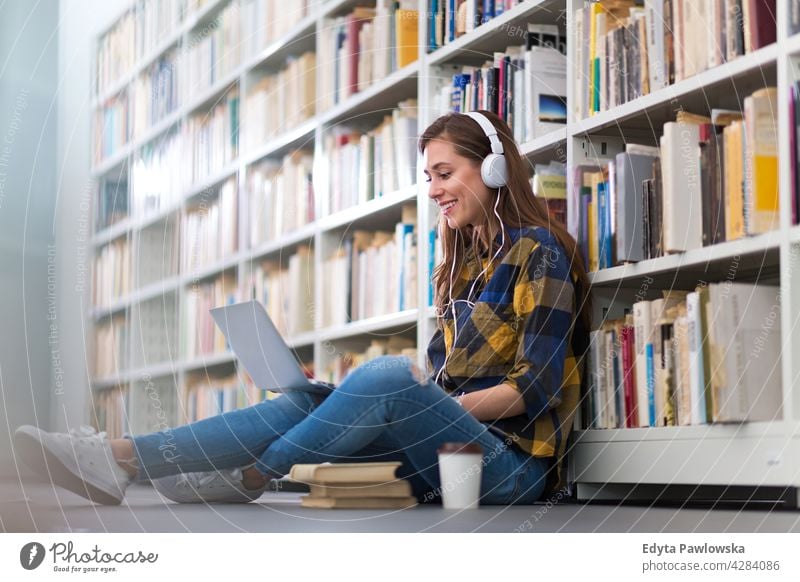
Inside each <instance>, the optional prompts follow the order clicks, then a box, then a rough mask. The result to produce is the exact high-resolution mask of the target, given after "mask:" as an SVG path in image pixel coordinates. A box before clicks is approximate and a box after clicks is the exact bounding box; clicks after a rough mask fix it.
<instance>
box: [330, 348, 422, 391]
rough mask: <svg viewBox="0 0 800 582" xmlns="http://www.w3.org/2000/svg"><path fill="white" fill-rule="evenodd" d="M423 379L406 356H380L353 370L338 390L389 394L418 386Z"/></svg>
mask: <svg viewBox="0 0 800 582" xmlns="http://www.w3.org/2000/svg"><path fill="white" fill-rule="evenodd" d="M422 380H423V378H422V375H421V373H420V372H419V370H418V369H417V367H416V365H415V364H414V362H412V361H411V359H410V358H408V357H406V356H378V357H377V358H374V359H372V360H370V361H369V362H365V363H363V364H361V365H360V366H358V367H357V368H356V369H355V370H353V371H352V372H351V373H350V374H348V376H347V377H346V378H345V379H344V381H343V382H342V384H341V386H340V387H339V388H338V389H337V391H341V392H347V393H350V394H358V395H361V396H388V395H396V394H398V393H401V392H404V391H407V390H411V389H414V388H417V387H418V386H419V384H420V382H421V381H422Z"/></svg>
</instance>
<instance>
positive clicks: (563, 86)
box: [432, 23, 569, 143]
mask: <svg viewBox="0 0 800 582" xmlns="http://www.w3.org/2000/svg"><path fill="white" fill-rule="evenodd" d="M527 28H528V30H527V32H526V33H525V36H526V44H525V45H524V46H512V47H508V48H507V49H506V50H505V51H502V52H495V53H494V55H493V58H492V59H490V60H488V61H486V62H485V63H484V64H483V65H482V66H479V67H476V66H462V67H460V69H461V70H460V72H459V73H456V74H454V75H453V77H452V83H449V84H442V85H441V87H440V88H439V90H438V91H437V92H436V94H435V97H434V100H433V105H432V107H433V109H434V111H436V112H437V113H438V114H439V115H443V114H445V113H448V112H450V111H456V112H460V113H463V112H466V111H477V110H480V109H484V110H488V111H491V112H493V113H496V114H497V115H498V116H499V117H500V118H502V119H503V120H505V121H506V123H508V125H509V127H511V129H512V131H513V132H514V139H515V140H516V141H517V142H518V143H525V142H528V141H531V140H533V139H535V138H538V137H541V136H542V135H544V134H546V133H548V132H550V131H554V130H557V129H563V128H564V127H565V126H566V123H567V98H566V95H567V70H568V68H569V67H568V66H567V56H566V43H562V42H560V40H559V39H561V38H563V37H561V36H560V32H559V29H558V27H557V26H555V25H543V24H533V23H531V24H528V25H527ZM562 51H563V52H562Z"/></svg>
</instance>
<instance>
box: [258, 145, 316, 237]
mask: <svg viewBox="0 0 800 582" xmlns="http://www.w3.org/2000/svg"><path fill="white" fill-rule="evenodd" d="M313 165H314V158H313V155H312V154H311V153H310V152H307V151H303V150H295V151H294V152H291V153H289V154H287V155H285V156H284V157H283V159H282V160H281V161H280V163H277V162H275V161H271V160H269V161H265V162H262V163H260V164H256V165H254V166H251V167H250V168H249V170H248V173H247V188H248V195H249V202H250V206H249V211H248V213H247V214H248V225H249V236H250V247H251V248H257V247H258V246H259V245H260V244H262V243H264V242H267V241H274V240H277V239H279V238H280V237H281V236H283V235H285V234H287V233H290V232H292V231H294V230H297V229H298V228H301V227H302V226H304V225H306V224H310V223H311V222H313V221H314V185H313V182H312V179H311V176H312V170H313Z"/></svg>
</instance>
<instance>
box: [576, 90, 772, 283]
mask: <svg viewBox="0 0 800 582" xmlns="http://www.w3.org/2000/svg"><path fill="white" fill-rule="evenodd" d="M776 99H777V92H776V90H775V89H774V88H765V89H760V90H758V91H756V92H755V93H753V94H752V95H750V96H748V97H747V98H746V99H745V102H744V114H742V113H740V112H736V111H722V110H720V111H714V112H712V117H711V118H709V117H704V116H699V115H695V114H692V113H688V112H679V113H678V115H677V121H674V122H667V123H665V124H664V128H663V129H664V134H663V136H662V137H661V139H660V148H654V147H650V146H642V145H638V144H628V145H627V146H626V152H624V153H620V154H617V155H616V157H615V158H614V159H613V160H609V161H608V162H606V163H604V164H602V165H601V166H600V167H598V166H576V167H575V168H574V170H573V171H574V175H573V189H572V190H571V192H570V193H569V206H570V212H569V217H568V227H569V229H570V232H571V233H572V234H573V236H575V238H576V240H577V241H578V243H579V246H580V248H581V251H582V253H583V257H584V260H585V261H587V264H588V265H589V269H590V270H597V269H605V268H609V267H613V266H615V265H618V264H622V263H627V262H637V261H641V260H645V259H651V258H655V257H659V256H663V255H666V254H670V253H677V252H683V251H689V250H693V249H697V248H701V247H703V246H708V245H713V244H716V243H719V242H723V241H729V240H735V239H738V238H741V237H744V236H748V235H754V234H759V233H763V232H767V231H769V230H773V229H776V228H777V227H778V225H779V216H778V209H779V200H778V157H777V153H778V152H777V120H776V118H775V115H776V110H777V102H776Z"/></svg>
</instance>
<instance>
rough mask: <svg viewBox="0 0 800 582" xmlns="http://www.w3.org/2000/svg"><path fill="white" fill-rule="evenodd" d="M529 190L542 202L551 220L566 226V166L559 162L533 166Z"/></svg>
mask: <svg viewBox="0 0 800 582" xmlns="http://www.w3.org/2000/svg"><path fill="white" fill-rule="evenodd" d="M533 171H534V174H533V178H531V188H532V189H533V195H534V196H536V197H537V198H541V199H542V200H544V203H545V205H546V206H547V212H548V215H549V216H550V219H551V220H554V221H556V222H558V223H559V224H567V165H566V164H563V163H561V162H550V163H548V164H534V166H533Z"/></svg>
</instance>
